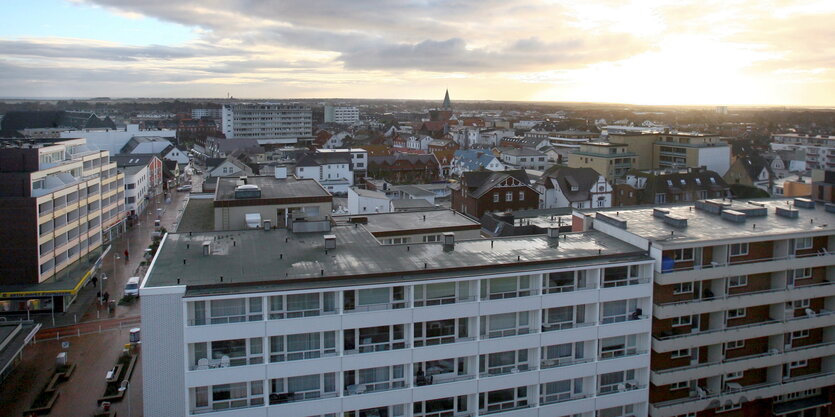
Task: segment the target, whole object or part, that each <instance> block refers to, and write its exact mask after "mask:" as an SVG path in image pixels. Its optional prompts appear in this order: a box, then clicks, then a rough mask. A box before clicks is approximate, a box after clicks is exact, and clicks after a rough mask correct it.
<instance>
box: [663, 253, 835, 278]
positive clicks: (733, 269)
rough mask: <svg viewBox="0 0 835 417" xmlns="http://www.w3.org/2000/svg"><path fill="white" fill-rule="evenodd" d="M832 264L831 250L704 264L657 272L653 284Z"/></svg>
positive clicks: (834, 262) (833, 254)
mask: <svg viewBox="0 0 835 417" xmlns="http://www.w3.org/2000/svg"><path fill="white" fill-rule="evenodd" d="M833 264H835V252H831V251H822V252H820V253H811V254H806V255H797V256H795V255H789V256H781V257H772V258H761V259H752V260H745V261H737V262H724V263H720V262H712V263H710V264H707V265H696V266H689V267H683V268H673V269H668V270H664V271H658V272H661V273H660V274H658V275H657V276H656V278H655V282H656V283H657V284H659V285H671V284H680V283H683V282H691V281H703V280H709V279H716V278H723V277H732V276H737V275H754V274H762V273H766V272H774V271H787V270H790V269H799V268H815V267H820V266H829V265H833Z"/></svg>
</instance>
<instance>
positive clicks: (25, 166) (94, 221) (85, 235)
mask: <svg viewBox="0 0 835 417" xmlns="http://www.w3.org/2000/svg"><path fill="white" fill-rule="evenodd" d="M124 181H125V179H124V175H123V174H122V173H118V172H117V170H116V163H115V162H110V156H109V154H108V152H107V151H100V150H97V149H93V148H89V147H87V144H86V142H85V140H84V139H70V140H60V139H58V140H55V141H52V142H49V143H42V141H39V142H38V143H36V144H34V143H33V144H9V145H5V146H2V147H0V211H2V212H3V213H4V219H5V221H4V222H3V225H2V226H0V237H2V239H3V241H4V242H5V243H4V247H3V250H2V251H0V288H2V291H0V292H2V293H3V296H2V298H0V312H7V313H15V312H24V313H25V312H26V311H27V310H29V311H35V312H38V311H64V308H65V307H66V306H68V305H69V304H70V303H72V301H73V300H74V299H75V296H76V295H77V293H78V290H79V288H80V287H81V286H82V285H83V284H85V283H86V282H87V280H89V279H90V278H91V276H92V273H93V271H94V270H96V269H97V268H98V267H97V265H98V263H97V261H98V260H100V259H101V256H103V255H102V252H103V251H102V244H103V242H104V243H106V242H107V241H109V240H110V239H111V238H112V237H115V236H116V235H117V234H118V233H120V232H121V231H123V230H124V220H125V190H124V188H123V187H124ZM56 281H60V282H56ZM47 290H49V291H47ZM45 291H47V292H46V293H45Z"/></svg>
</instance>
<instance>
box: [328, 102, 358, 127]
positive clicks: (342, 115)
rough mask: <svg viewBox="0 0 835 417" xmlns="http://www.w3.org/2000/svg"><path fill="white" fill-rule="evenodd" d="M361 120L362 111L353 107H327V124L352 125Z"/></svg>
mask: <svg viewBox="0 0 835 417" xmlns="http://www.w3.org/2000/svg"><path fill="white" fill-rule="evenodd" d="M359 120H360V110H359V109H358V108H356V107H351V106H332V105H330V104H328V105H325V123H341V124H351V123H355V122H358V121H359Z"/></svg>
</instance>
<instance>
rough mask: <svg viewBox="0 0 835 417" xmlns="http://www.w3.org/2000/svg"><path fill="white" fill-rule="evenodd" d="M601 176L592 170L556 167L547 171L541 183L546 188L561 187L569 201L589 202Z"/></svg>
mask: <svg viewBox="0 0 835 417" xmlns="http://www.w3.org/2000/svg"><path fill="white" fill-rule="evenodd" d="M599 179H600V174H599V173H598V172H597V171H595V170H594V169H592V168H569V167H563V166H558V165H555V166H554V167H551V168H549V169H548V170H546V171H545V173H544V174H543V175H542V178H541V179H540V183H541V184H542V185H544V186H545V188H554V187H557V186H558V187H559V189H560V191H562V193H563V195H565V198H566V199H567V200H568V201H571V202H575V201H588V199H589V198H590V196H591V189H592V187H593V186H594V184H596V183H597V180H599ZM575 189H576V190H575Z"/></svg>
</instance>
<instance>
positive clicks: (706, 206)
mask: <svg viewBox="0 0 835 417" xmlns="http://www.w3.org/2000/svg"><path fill="white" fill-rule="evenodd" d="M730 205H731V203H728V202H724V201H716V200H698V201H696V209H697V210H703V211H706V212H708V213H713V214H719V213H721V212H722V210H723V209H725V208H727V207H729V206H730Z"/></svg>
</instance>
